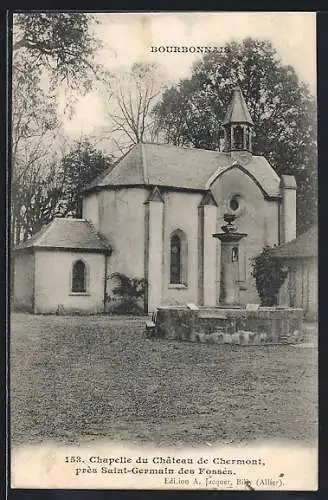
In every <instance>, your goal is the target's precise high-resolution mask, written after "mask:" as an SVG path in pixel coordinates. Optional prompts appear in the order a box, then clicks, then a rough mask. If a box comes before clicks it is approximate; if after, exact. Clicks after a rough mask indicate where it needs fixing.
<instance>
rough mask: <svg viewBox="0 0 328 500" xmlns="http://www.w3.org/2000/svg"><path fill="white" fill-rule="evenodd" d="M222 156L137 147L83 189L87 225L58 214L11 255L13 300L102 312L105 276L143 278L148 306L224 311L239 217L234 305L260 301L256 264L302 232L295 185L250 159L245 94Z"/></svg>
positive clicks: (234, 103)
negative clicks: (227, 247) (226, 234)
mask: <svg viewBox="0 0 328 500" xmlns="http://www.w3.org/2000/svg"><path fill="white" fill-rule="evenodd" d="M222 125H223V128H224V131H225V138H224V147H223V151H208V150H201V149H193V148H184V147H175V146H171V145H167V144H152V143H149V144H147V143H143V144H137V145H135V146H134V147H133V148H132V149H131V150H130V151H129V152H128V153H127V154H126V155H125V156H124V157H123V158H121V160H120V161H119V162H118V163H117V164H116V166H115V167H114V168H113V169H112V170H110V171H109V172H105V173H104V174H102V175H101V176H100V177H98V178H97V179H95V180H94V181H93V182H92V183H91V184H90V185H89V186H87V187H86V188H85V191H84V199H83V219H72V218H62V219H60V218H57V219H54V220H53V221H52V222H51V223H50V224H49V225H48V226H46V227H45V228H43V229H42V230H41V231H40V232H39V233H37V234H36V235H34V236H33V237H32V238H30V240H27V241H26V242H24V243H23V244H21V245H19V246H18V247H17V248H16V249H15V251H14V254H15V280H14V290H15V303H16V306H17V307H19V308H22V309H26V310H30V311H32V312H35V313H41V312H55V311H56V310H58V307H60V306H62V307H63V308H64V309H65V310H66V311H75V310H78V311H85V312H103V311H104V310H105V297H106V293H108V290H107V286H108V279H107V277H108V276H109V275H110V274H111V273H113V272H121V273H124V274H126V275H127V276H129V277H136V278H142V277H144V278H145V279H146V280H147V283H148V286H147V293H146V297H145V310H146V311H147V312H151V311H153V310H154V309H155V308H156V307H158V306H160V305H178V304H181V305H183V304H186V303H195V304H198V305H205V306H217V305H220V286H221V279H222V273H221V244H222V243H221V241H220V240H219V239H217V238H214V237H213V234H216V233H219V232H220V231H221V227H222V225H223V224H224V218H223V217H224V214H233V215H234V216H235V223H236V226H237V228H238V231H240V232H242V233H245V235H246V236H245V237H244V238H243V239H242V240H241V241H240V244H239V246H238V248H235V249H232V250H233V252H232V254H231V259H232V261H233V266H234V271H233V272H234V280H235V285H236V289H237V291H238V303H240V304H247V303H259V298H258V296H257V292H256V288H255V284H254V282H253V279H252V276H251V258H252V257H254V256H255V255H257V254H258V253H260V252H261V250H262V249H263V247H264V246H265V245H271V246H272V245H279V244H282V243H286V242H287V241H289V240H292V239H293V238H295V236H296V183H295V179H294V177H293V176H289V175H283V176H282V177H279V176H278V174H277V173H276V171H275V170H274V169H273V168H272V166H271V165H270V164H269V163H268V161H267V160H266V159H265V158H264V157H263V156H256V155H253V153H252V135H253V126H254V123H253V121H252V118H251V116H250V114H249V111H248V109H247V106H246V103H245V100H244V97H243V95H242V92H241V89H240V88H239V87H236V88H235V89H234V90H233V95H232V100H231V103H230V105H229V107H228V109H227V112H226V115H225V118H224V121H223V123H222Z"/></svg>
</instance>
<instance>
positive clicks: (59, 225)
mask: <svg viewBox="0 0 328 500" xmlns="http://www.w3.org/2000/svg"><path fill="white" fill-rule="evenodd" d="M25 248H63V249H75V250H88V251H96V252H101V251H102V252H107V251H109V250H110V249H111V247H110V244H109V243H108V242H107V240H106V239H105V238H104V237H103V236H102V235H100V234H99V233H98V232H97V231H96V230H95V228H94V227H93V226H92V224H91V223H90V222H89V221H87V220H85V219H73V218H58V217H56V218H55V219H53V220H52V221H51V222H50V223H49V224H48V225H46V226H44V227H43V228H42V229H41V230H40V231H39V232H38V233H36V234H34V235H33V236H32V237H31V238H30V239H28V240H26V241H24V242H23V243H21V244H20V245H18V246H17V247H15V249H14V250H23V249H25Z"/></svg>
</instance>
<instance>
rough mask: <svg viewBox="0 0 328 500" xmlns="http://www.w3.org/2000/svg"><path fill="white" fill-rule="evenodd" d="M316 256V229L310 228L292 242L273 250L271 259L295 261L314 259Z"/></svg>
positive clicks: (314, 227)
mask: <svg viewBox="0 0 328 500" xmlns="http://www.w3.org/2000/svg"><path fill="white" fill-rule="evenodd" d="M317 254H318V227H317V225H315V226H312V227H311V228H310V229H309V230H308V231H306V232H305V233H303V234H301V235H300V236H298V237H297V238H295V239H294V240H291V241H289V242H288V243H285V244H284V245H281V246H280V247H277V248H274V249H273V250H272V252H271V255H272V256H273V257H277V258H280V259H293V258H294V259H296V258H301V257H316V256H317Z"/></svg>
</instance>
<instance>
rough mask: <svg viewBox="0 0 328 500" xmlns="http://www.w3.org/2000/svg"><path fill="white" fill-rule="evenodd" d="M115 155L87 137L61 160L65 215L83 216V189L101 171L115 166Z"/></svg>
mask: <svg viewBox="0 0 328 500" xmlns="http://www.w3.org/2000/svg"><path fill="white" fill-rule="evenodd" d="M113 163H114V160H113V157H112V156H109V155H106V154H104V153H103V152H102V151H100V150H98V149H96V148H95V147H94V146H93V145H92V144H91V143H90V142H89V141H88V140H87V139H81V140H79V141H77V142H76V144H75V146H74V148H73V149H72V150H71V151H69V152H68V154H67V155H65V156H64V157H63V158H62V160H61V170H62V172H63V178H64V185H63V198H64V200H65V203H66V205H65V212H66V213H65V215H73V216H76V217H82V194H83V189H84V188H85V187H86V186H87V185H88V184H89V183H90V182H91V181H92V180H93V179H95V177H97V176H98V175H100V174H101V173H103V172H105V171H107V170H108V169H110V168H111V167H113Z"/></svg>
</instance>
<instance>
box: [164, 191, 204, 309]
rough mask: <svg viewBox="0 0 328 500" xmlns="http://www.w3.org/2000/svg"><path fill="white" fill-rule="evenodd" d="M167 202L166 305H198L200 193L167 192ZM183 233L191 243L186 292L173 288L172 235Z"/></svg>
mask: <svg viewBox="0 0 328 500" xmlns="http://www.w3.org/2000/svg"><path fill="white" fill-rule="evenodd" d="M162 196H163V199H164V275H163V304H172V305H173V304H185V303H187V302H194V303H196V304H197V303H198V206H199V204H200V201H201V199H202V195H201V194H199V193H190V192H189V193H183V192H173V191H172V192H167V193H164V194H162ZM176 229H181V230H182V231H184V233H185V234H186V236H187V241H188V282H187V286H186V287H184V288H181V287H177V286H175V285H170V283H169V281H170V235H171V233H172V232H173V231H175V230H176Z"/></svg>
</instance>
